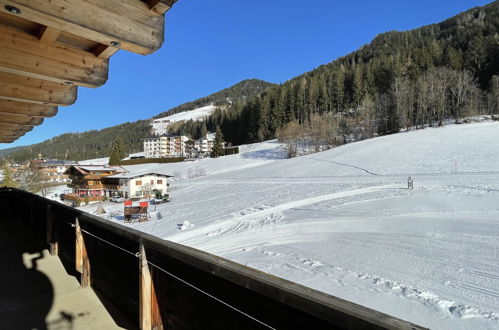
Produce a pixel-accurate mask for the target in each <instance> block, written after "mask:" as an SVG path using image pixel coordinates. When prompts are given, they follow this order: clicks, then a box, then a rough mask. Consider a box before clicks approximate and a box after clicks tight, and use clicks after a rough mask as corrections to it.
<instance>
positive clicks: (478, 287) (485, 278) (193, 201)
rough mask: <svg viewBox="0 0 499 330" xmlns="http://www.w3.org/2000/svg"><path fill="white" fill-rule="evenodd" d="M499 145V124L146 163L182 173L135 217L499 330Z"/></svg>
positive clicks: (341, 287)
mask: <svg viewBox="0 0 499 330" xmlns="http://www.w3.org/2000/svg"><path fill="white" fill-rule="evenodd" d="M497 141H499V123H481V124H470V125H455V126H449V127H445V128H431V129H425V130H421V131H413V132H407V133H400V134H396V135H390V136H384V137H379V138H375V139H371V140H366V141H362V142H358V143H353V144H349V145H345V146H342V147H339V148H336V149H333V150H329V151H326V152H322V153H317V154H313V155H309V156H305V157H299V158H294V159H282V157H283V153H282V150H281V149H280V148H279V146H278V144H277V143H276V142H275V141H274V142H266V143H263V144H256V145H250V146H244V147H242V148H241V154H239V155H232V156H227V157H221V158H218V159H207V160H202V161H199V162H195V163H178V164H165V165H158V164H156V165H154V164H149V165H141V166H143V169H144V170H146V169H147V170H149V169H151V170H158V171H162V172H164V173H167V174H173V173H177V177H178V176H181V177H182V179H180V180H179V179H177V180H176V181H174V182H172V183H171V192H170V195H171V198H172V201H171V202H170V203H168V204H164V205H161V206H158V207H157V209H156V210H152V211H151V212H150V213H151V215H152V220H151V221H149V222H147V223H134V224H126V225H129V226H132V227H134V228H137V229H139V230H143V231H146V232H148V233H151V234H154V235H157V236H159V237H162V238H164V239H168V240H172V241H175V242H180V243H182V244H186V245H190V246H193V247H195V248H198V249H202V250H205V251H208V252H211V253H214V254H217V255H220V256H223V257H225V258H228V259H231V260H234V261H236V262H240V263H242V264H246V265H249V266H251V267H254V268H257V269H260V270H262V271H266V272H269V273H271V274H274V275H277V276H281V277H283V278H287V279H290V280H292V281H296V282H298V283H301V284H304V285H307V286H310V287H312V288H315V289H318V290H322V291H324V292H327V293H330V294H333V295H335V296H338V297H341V298H344V299H347V300H350V301H354V302H356V303H359V304H362V305H366V306H369V307H371V308H374V309H377V310H380V311H382V312H385V313H388V314H391V315H395V316H397V317H400V318H403V319H406V320H409V321H412V322H415V323H417V324H420V325H423V326H427V327H431V328H438V329H497V328H499V143H497ZM196 168H198V169H201V168H202V169H203V170H202V171H201V170H199V171H198V172H199V173H201V174H204V175H203V176H196V175H195V173H196ZM189 169H190V170H189ZM456 170H457V171H456ZM189 173H190V174H191V175H189ZM193 173H194V174H193ZM409 175H411V176H412V177H413V178H414V189H413V190H408V189H407V177H408V176H409ZM189 177H191V178H189ZM85 208H86V209H87V210H88V211H89V212H92V211H93V210H94V209H95V208H96V206H95V205H94V206H90V205H89V206H87V207H85ZM105 208H106V210H107V211H108V213H107V214H106V217H108V218H110V219H114V220H115V221H117V222H122V221H123V220H122V219H123V216H122V213H121V212H122V206H121V205H111V204H107V205H105Z"/></svg>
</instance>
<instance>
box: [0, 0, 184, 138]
mask: <svg viewBox="0 0 499 330" xmlns="http://www.w3.org/2000/svg"><path fill="white" fill-rule="evenodd" d="M175 2H176V0H127V1H123V0H104V1H76V0H74V1H33V0H29V1H28V0H12V1H3V2H2V11H0V49H1V50H2V51H1V52H0V84H1V85H2V86H3V88H1V89H0V112H1V113H2V115H1V116H0V143H11V142H14V141H15V140H17V139H18V138H19V137H21V136H23V135H24V134H26V132H29V131H31V130H32V129H33V127H34V126H37V125H40V124H42V123H43V120H44V118H46V117H53V116H55V115H56V114H57V111H58V109H57V108H58V106H67V105H71V104H73V103H74V102H75V101H76V95H77V89H78V87H79V86H84V87H98V86H101V85H103V84H104V83H105V82H106V80H107V78H108V71H109V58H110V57H111V56H112V55H113V54H114V53H116V52H117V51H118V50H120V49H124V50H127V51H131V52H134V53H138V54H142V55H146V54H150V53H153V52H154V51H156V50H158V49H159V48H160V47H161V45H162V44H163V39H164V23H165V18H164V13H165V12H166V11H167V10H169V9H170V7H171V6H173V4H174V3H175ZM61 3H64V6H63V7H61Z"/></svg>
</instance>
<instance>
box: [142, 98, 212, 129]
mask: <svg viewBox="0 0 499 330" xmlns="http://www.w3.org/2000/svg"><path fill="white" fill-rule="evenodd" d="M215 108H216V107H215V106H214V105H207V106H205V107H201V108H197V109H193V110H190V111H184V112H180V113H176V114H174V115H171V116H167V117H162V118H158V119H155V120H153V121H152V123H151V125H152V127H153V132H154V134H159V135H161V134H165V133H166V129H167V127H168V125H170V124H172V123H176V122H179V121H183V120H191V119H192V120H201V119H204V118H206V117H208V116H209V115H211V114H212V112H213V111H215Z"/></svg>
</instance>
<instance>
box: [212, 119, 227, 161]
mask: <svg viewBox="0 0 499 330" xmlns="http://www.w3.org/2000/svg"><path fill="white" fill-rule="evenodd" d="M223 143H224V136H223V134H222V130H221V129H220V127H217V130H216V132H215V141H213V148H212V149H211V157H213V158H217V157H220V156H223V155H224V148H223Z"/></svg>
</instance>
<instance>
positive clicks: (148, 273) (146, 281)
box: [139, 242, 163, 330]
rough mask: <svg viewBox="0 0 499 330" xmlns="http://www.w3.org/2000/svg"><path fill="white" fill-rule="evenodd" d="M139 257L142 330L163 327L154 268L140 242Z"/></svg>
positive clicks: (156, 329)
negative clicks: (150, 264)
mask: <svg viewBox="0 0 499 330" xmlns="http://www.w3.org/2000/svg"><path fill="white" fill-rule="evenodd" d="M139 253H140V258H139V275H140V278H139V308H140V311H139V312H140V328H141V329H142V330H150V329H155V330H158V329H163V321H162V320H161V313H160V310H159V305H158V299H157V297H156V290H155V289H154V282H153V276H152V275H153V274H152V272H153V269H152V268H150V267H149V264H148V263H147V255H146V250H145V248H144V245H143V244H142V242H140V250H139Z"/></svg>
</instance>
